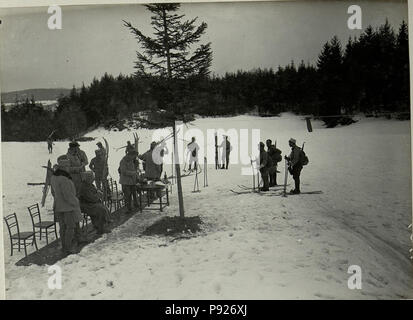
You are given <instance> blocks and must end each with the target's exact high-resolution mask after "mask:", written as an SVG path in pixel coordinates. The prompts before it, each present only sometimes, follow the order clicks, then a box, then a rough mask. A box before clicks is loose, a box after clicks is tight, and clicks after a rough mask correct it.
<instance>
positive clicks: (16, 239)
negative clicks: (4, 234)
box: [4, 213, 38, 257]
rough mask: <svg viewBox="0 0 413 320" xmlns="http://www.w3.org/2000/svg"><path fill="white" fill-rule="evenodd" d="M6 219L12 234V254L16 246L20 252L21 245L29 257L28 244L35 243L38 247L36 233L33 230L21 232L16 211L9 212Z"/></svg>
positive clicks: (10, 234)
mask: <svg viewBox="0 0 413 320" xmlns="http://www.w3.org/2000/svg"><path fill="white" fill-rule="evenodd" d="M4 221H5V222H6V225H7V229H8V231H9V236H10V249H11V255H13V250H14V249H15V248H16V249H18V251H19V252H20V249H21V246H22V245H23V247H24V254H25V255H26V257H27V249H26V248H27V246H29V245H33V244H34V246H35V247H36V251H37V250H38V248H37V243H36V233H35V232H34V230H33V231H25V232H20V228H19V222H18V220H17V216H16V213H13V214H9V215H8V216H6V217H4ZM28 240H31V243H30V244H29V243H27V241H28Z"/></svg>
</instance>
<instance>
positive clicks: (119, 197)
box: [113, 181, 125, 210]
mask: <svg viewBox="0 0 413 320" xmlns="http://www.w3.org/2000/svg"><path fill="white" fill-rule="evenodd" d="M113 189H114V194H115V197H116V198H115V208H116V210H118V209H120V208H122V207H123V206H124V205H125V198H124V197H123V192H122V191H121V190H119V189H118V183H117V182H116V181H113Z"/></svg>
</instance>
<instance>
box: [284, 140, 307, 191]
mask: <svg viewBox="0 0 413 320" xmlns="http://www.w3.org/2000/svg"><path fill="white" fill-rule="evenodd" d="M288 144H289V146H290V147H291V153H290V155H289V156H288V157H287V156H286V157H285V159H287V161H288V171H289V172H290V174H291V175H292V176H293V179H294V183H295V189H293V190H291V191H290V193H293V194H299V193H300V174H301V170H302V169H303V165H302V163H301V160H300V154H301V148H300V147H298V146H297V145H296V140H295V139H293V138H291V139H290V140H289V141H288Z"/></svg>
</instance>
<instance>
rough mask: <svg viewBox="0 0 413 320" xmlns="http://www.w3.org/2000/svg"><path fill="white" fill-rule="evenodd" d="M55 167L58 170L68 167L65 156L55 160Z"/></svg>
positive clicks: (68, 161)
mask: <svg viewBox="0 0 413 320" xmlns="http://www.w3.org/2000/svg"><path fill="white" fill-rule="evenodd" d="M57 166H58V168H59V169H63V170H64V169H65V168H67V167H70V160H69V158H68V157H67V155H65V154H64V155H61V156H60V157H58V158H57Z"/></svg>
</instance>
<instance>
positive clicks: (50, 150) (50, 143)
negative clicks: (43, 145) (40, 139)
mask: <svg viewBox="0 0 413 320" xmlns="http://www.w3.org/2000/svg"><path fill="white" fill-rule="evenodd" d="M53 145H54V143H53V139H52V138H47V149H48V150H49V153H53Z"/></svg>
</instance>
